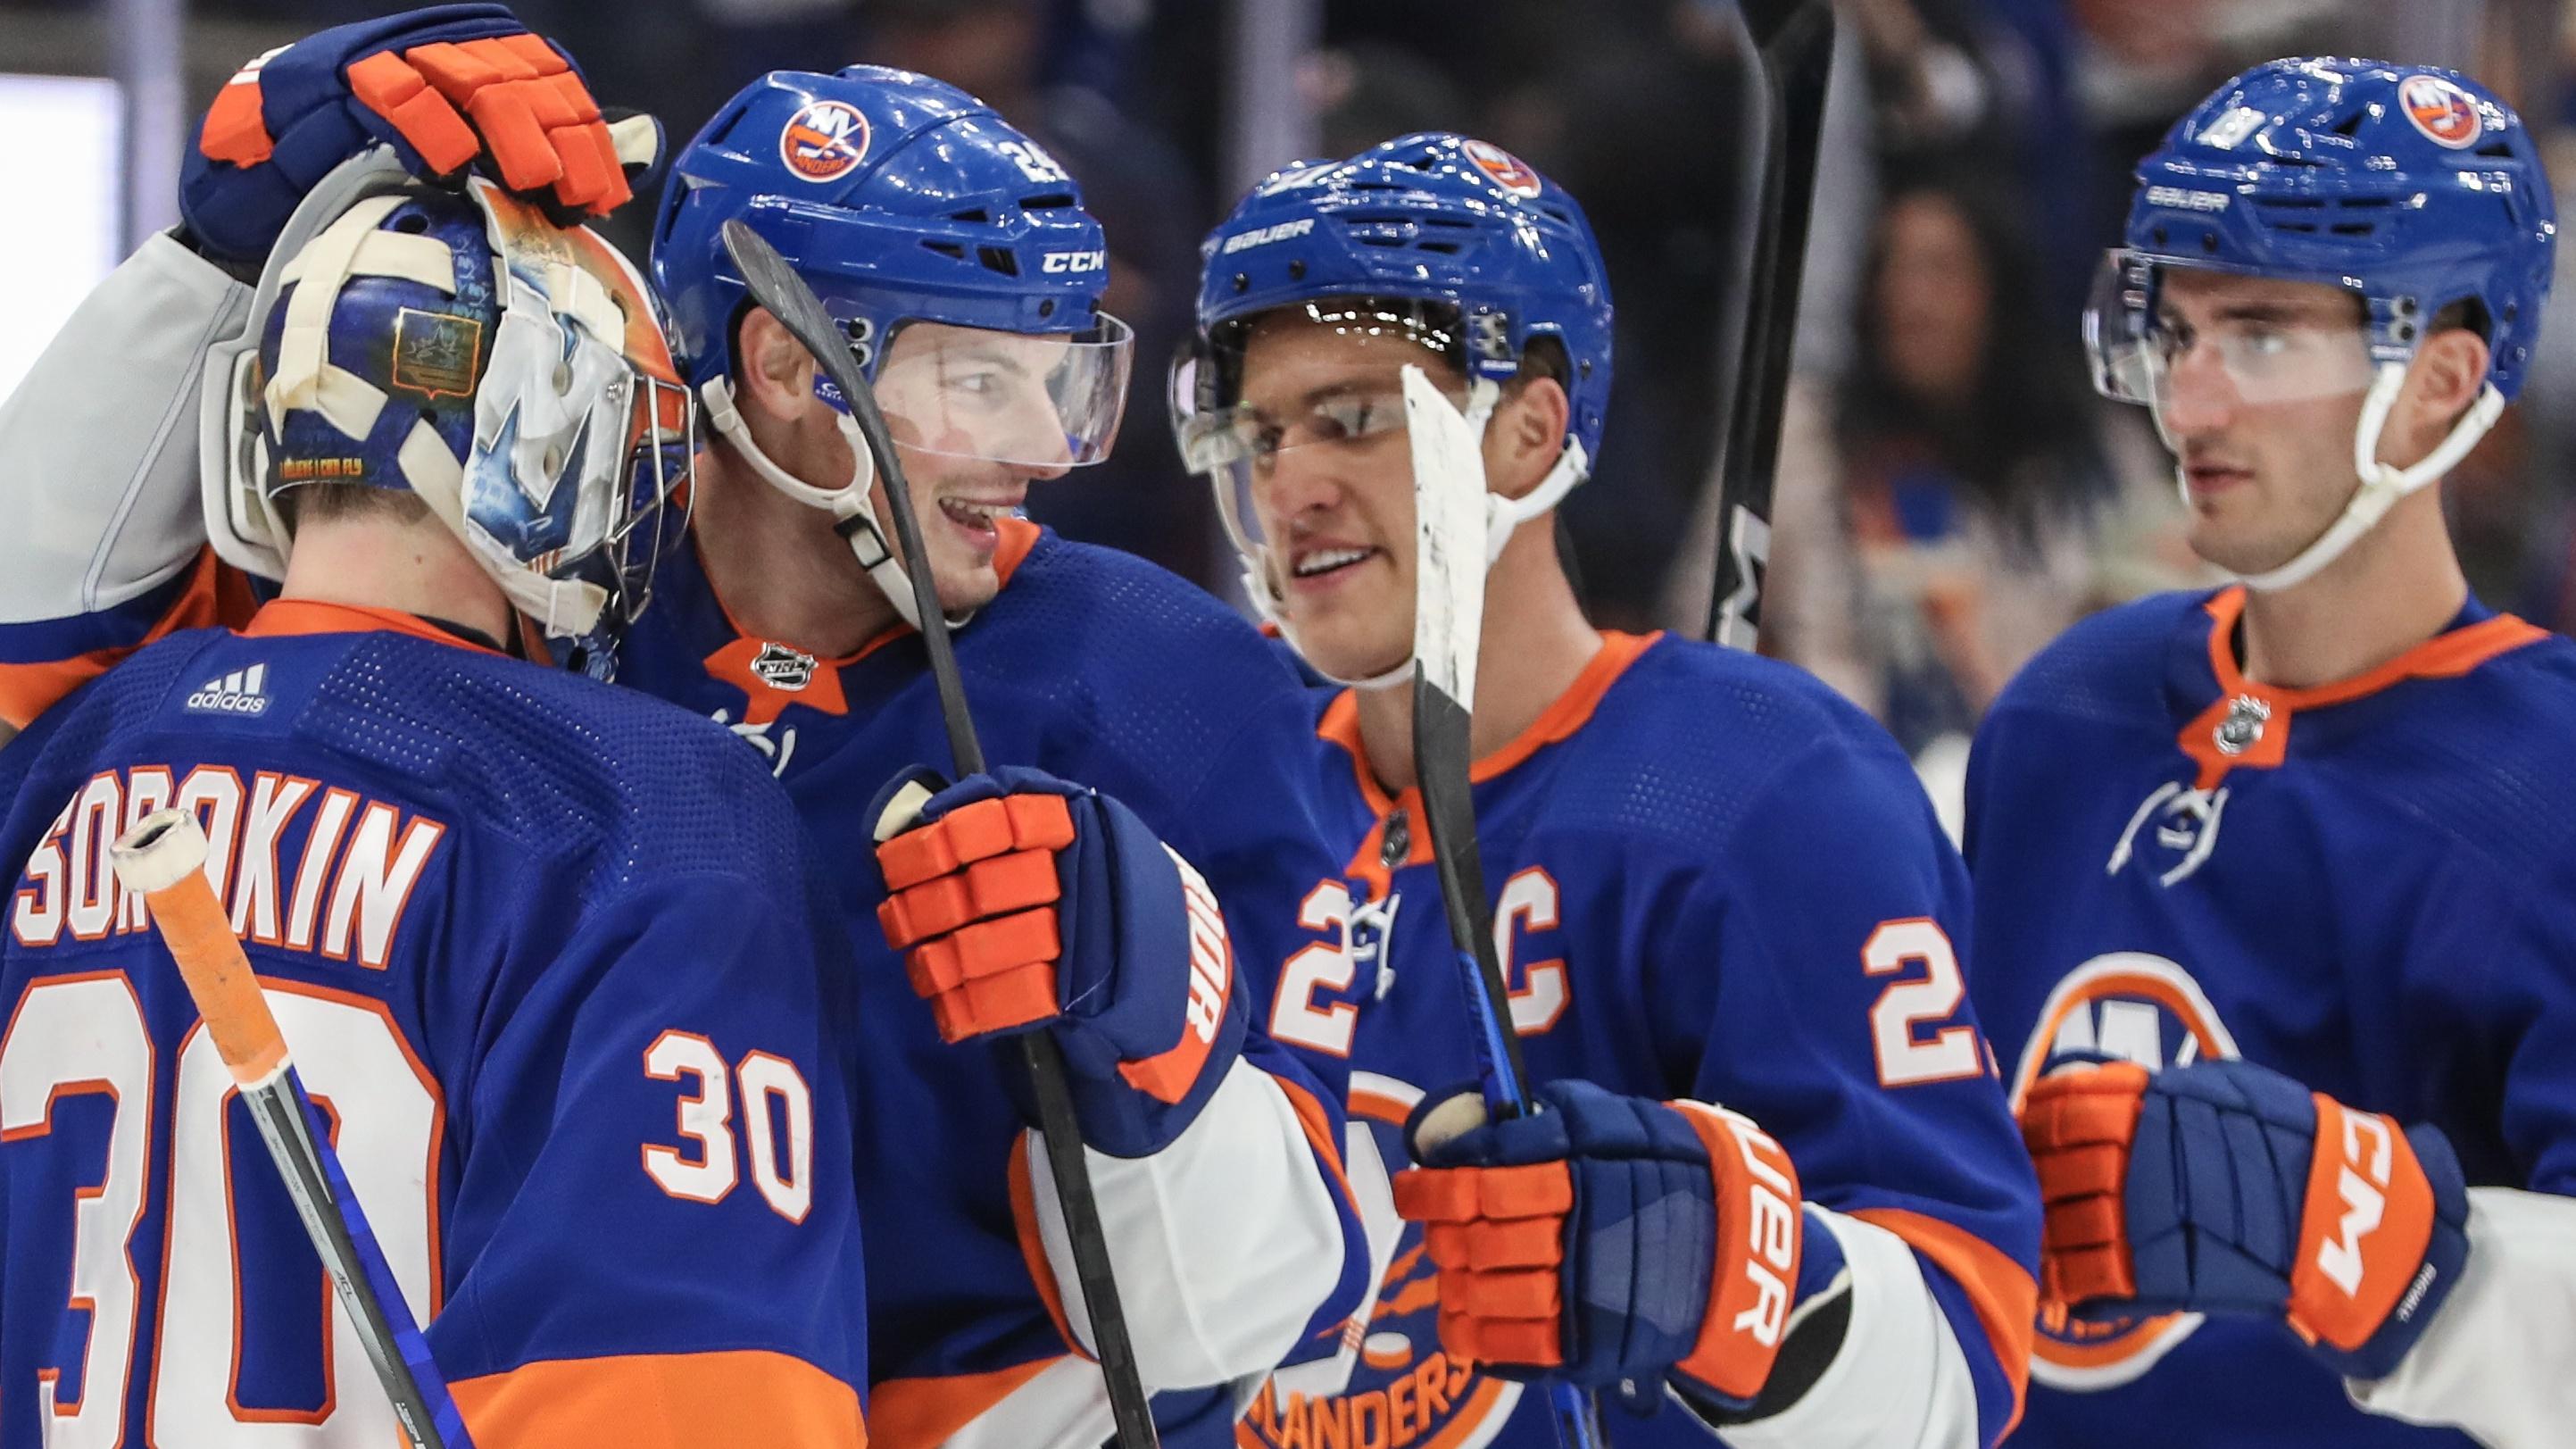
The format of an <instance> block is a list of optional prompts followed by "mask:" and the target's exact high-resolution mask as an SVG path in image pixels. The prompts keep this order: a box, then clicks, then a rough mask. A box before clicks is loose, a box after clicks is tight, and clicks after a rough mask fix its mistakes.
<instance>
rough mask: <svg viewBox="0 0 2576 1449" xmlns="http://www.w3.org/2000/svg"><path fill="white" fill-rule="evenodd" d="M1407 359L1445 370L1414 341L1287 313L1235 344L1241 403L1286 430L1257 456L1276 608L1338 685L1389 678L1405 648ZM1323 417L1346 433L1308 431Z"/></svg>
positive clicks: (1259, 510)
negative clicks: (1240, 347)
mask: <svg viewBox="0 0 2576 1449" xmlns="http://www.w3.org/2000/svg"><path fill="white" fill-rule="evenodd" d="M1408 362H1409V363H1412V364H1414V365H1416V366H1424V365H1426V364H1427V365H1429V366H1431V367H1433V368H1435V369H1436V368H1440V367H1442V366H1444V364H1442V363H1441V362H1440V361H1439V359H1438V357H1437V355H1436V354H1433V353H1430V352H1427V351H1426V350H1424V349H1423V348H1422V347H1420V346H1419V345H1416V344H1414V343H1411V342H1409V341H1402V340H1388V339H1385V338H1371V337H1362V336H1352V335H1349V334H1346V333H1343V332H1339V331H1335V330H1331V329H1328V328H1325V327H1321V326H1318V325H1316V324H1315V323H1313V322H1310V321H1308V320H1306V319H1305V318H1303V317H1300V316H1293V315H1282V316H1278V317H1273V318H1270V319H1267V320H1265V321H1263V322H1261V323H1259V324H1257V325H1256V326H1255V327H1254V328H1253V330H1252V334H1251V336H1250V337H1249V338H1247V339H1246V340H1245V344H1244V355H1243V393H1242V398H1243V401H1244V402H1245V403H1246V404H1248V405H1249V407H1250V410H1251V411H1252V412H1253V413H1254V414H1255V415H1257V416H1259V417H1262V418H1268V419H1275V420H1278V422H1277V426H1278V427H1279V428H1280V430H1281V431H1282V432H1283V434H1286V436H1283V437H1282V438H1281V440H1280V441H1281V443H1282V444H1283V446H1281V447H1279V448H1278V449H1277V450H1276V451H1272V452H1269V453H1267V454H1265V455H1263V456H1262V457H1260V458H1259V459H1258V461H1256V462H1255V463H1254V464H1253V479H1252V489H1251V493H1252V507H1253V511H1254V514H1255V516H1256V519H1257V521H1258V524H1259V527H1260V531H1261V536H1262V537H1263V539H1265V540H1266V541H1267V542H1268V544H1269V553H1270V564H1271V569H1272V572H1273V573H1274V574H1275V575H1276V579H1275V582H1276V584H1277V586H1278V590H1279V594H1280V597H1281V603H1280V605H1279V612H1280V614H1281V615H1282V617H1283V618H1284V619H1285V620H1286V622H1287V623H1288V625H1289V627H1290V628H1291V629H1292V630H1293V631H1294V632H1295V634H1296V638H1297V648H1298V651H1299V652H1300V653H1302V654H1304V655H1305V656H1306V658H1307V660H1308V661H1309V662H1310V663H1312V664H1314V665H1315V667H1317V668H1318V669H1321V670H1323V671H1324V672H1325V673H1327V674H1330V675H1334V676H1336V677H1339V678H1343V679H1360V678H1366V677H1367V676H1369V675H1373V674H1380V673H1384V672H1385V671H1387V670H1389V669H1392V668H1395V667H1396V666H1397V665H1399V664H1402V663H1403V662H1404V660H1405V658H1406V656H1407V655H1409V654H1411V653H1412V651H1413V572H1414V564H1413V551H1414V541H1413V454H1412V450H1411V447H1410V444H1409V443H1408V441H1407V435H1406V432H1405V429H1404V427H1403V426H1402V419H1403V416H1404V379H1403V371H1402V369H1403V367H1404V365H1405V364H1406V363H1408ZM1433 375H1434V376H1435V377H1441V376H1443V374H1442V373H1440V372H1437V371H1435V372H1434V374H1433ZM1325 419H1334V420H1337V421H1334V422H1333V423H1331V424H1330V426H1331V427H1333V428H1336V429H1338V430H1339V431H1340V432H1341V434H1342V435H1341V436H1339V437H1337V438H1331V439H1326V438H1321V437H1309V436H1304V435H1303V434H1305V433H1310V432H1314V431H1316V430H1318V429H1319V428H1322V427H1324V426H1326V424H1325V423H1324V422H1323V421H1322V420H1325Z"/></svg>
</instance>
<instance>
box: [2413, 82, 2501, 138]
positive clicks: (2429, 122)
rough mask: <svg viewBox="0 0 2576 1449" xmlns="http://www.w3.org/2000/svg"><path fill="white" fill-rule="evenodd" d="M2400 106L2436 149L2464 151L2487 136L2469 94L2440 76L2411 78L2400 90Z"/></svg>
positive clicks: (2476, 105)
mask: <svg viewBox="0 0 2576 1449" xmlns="http://www.w3.org/2000/svg"><path fill="white" fill-rule="evenodd" d="M2397 104H2398V107H2399V109H2401V110H2403V111H2405V112H2406V119H2407V120H2409V121H2412V122H2414V123H2415V129H2416V130H2418V131H2421V132H2423V133H2424V136H2425V139H2427V140H2429V141H2432V142H2433V143H2434V144H2436V145H2441V146H2448V147H2450V148H2451V149H2452V150H2454V151H2465V150H2467V149H2468V148H2469V147H2471V146H2474V145H2476V144H2477V140H2478V137H2480V136H2482V135H2484V134H2486V121H2485V118H2484V117H2482V116H2480V115H2479V114H2478V103H2477V102H2476V101H2475V100H2473V99H2471V98H2470V96H2469V93H2468V92H2467V91H2464V90H2462V89H2460V88H2459V86H2457V85H2455V84H2453V83H2452V82H2450V81H2447V80H2444V79H2442V78H2441V77H2440V76H2437V75H2410V76H2408V77H2407V78H2406V79H2405V81H2404V82H2403V83H2401V84H2400V85H2399V86H2398V87H2397Z"/></svg>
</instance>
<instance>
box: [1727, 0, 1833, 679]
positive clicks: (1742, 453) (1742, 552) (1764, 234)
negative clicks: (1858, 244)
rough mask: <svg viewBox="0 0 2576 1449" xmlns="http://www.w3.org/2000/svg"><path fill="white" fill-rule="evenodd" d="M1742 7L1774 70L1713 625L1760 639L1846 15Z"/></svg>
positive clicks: (1766, 95)
mask: <svg viewBox="0 0 2576 1449" xmlns="http://www.w3.org/2000/svg"><path fill="white" fill-rule="evenodd" d="M1742 9H1743V15H1744V24H1745V30H1746V33H1747V35H1748V36H1749V37H1750V39H1751V40H1752V42H1753V48H1754V56H1755V59H1756V61H1757V63H1758V64H1759V66H1760V68H1761V71H1762V103H1763V125H1762V128H1761V134H1762V150H1761V164H1760V166H1759V167H1758V168H1757V175H1758V177H1759V180H1758V183H1757V185H1758V190H1757V192H1756V201H1755V208H1756V209H1755V213H1754V216H1755V222H1754V235H1753V253H1752V257H1751V264H1750V265H1749V266H1747V267H1745V268H1744V269H1743V270H1742V271H1741V272H1739V273H1738V274H1737V275H1738V278H1739V283H1738V288H1739V289H1738V291H1737V293H1736V295H1735V297H1734V300H1733V302H1732V303H1731V305H1730V306H1729V307H1728V309H1727V310H1728V314H1729V316H1730V318H1731V319H1733V322H1734V324H1735V326H1736V327H1737V328H1738V330H1737V331H1736V332H1735V334H1734V335H1735V340H1736V355H1735V388H1734V392H1733V395H1732V400H1731V402H1730V404H1729V406H1728V409H1727V413H1726V437H1725V438H1724V440H1723V441H1722V443H1721V445H1720V459H1719V465H1718V480H1719V481H1718V519H1719V526H1718V533H1719V545H1718V555H1717V569H1716V575H1717V582H1716V587H1715V589H1714V590H1713V591H1712V593H1711V597H1710V601H1709V624H1708V630H1709V637H1710V638H1712V639H1715V640H1716V641H1717V642H1719V643H1721V644H1725V645H1728V646H1730V647H1733V648H1739V649H1751V648H1754V647H1755V646H1756V645H1757V644H1758V643H1759V640H1760V634H1761V627H1762V588H1763V584H1764V583H1765V577H1764V576H1765V574H1766V573H1767V571H1768V568H1769V562H1770V548H1771V494H1772V487H1773V483H1774V481H1775V477H1776V474H1777V472H1778V469H1779V462H1780V415H1781V412H1782V409H1783V408H1784V407H1785V406H1786V403H1787V399H1788V392H1789V373H1790V362H1791V347H1792V344H1793V343H1794V342H1795V340H1796V328H1797V319H1798V294H1799V289H1800V286H1801V283H1802V281H1803V279H1804V276H1805V271H1806V256H1807V232H1808V225H1809V222H1810V220H1811V218H1812V215H1813V212H1814V209H1815V192H1816V169H1817V164H1818V159H1819V152H1820V150H1821V148H1822V146H1823V141H1824V118H1825V86H1826V81H1827V77H1828V73H1829V72H1830V70H1831V68H1832V64H1833V48H1834V16H1833V7H1832V4H1831V0H1744V4H1743V7H1742Z"/></svg>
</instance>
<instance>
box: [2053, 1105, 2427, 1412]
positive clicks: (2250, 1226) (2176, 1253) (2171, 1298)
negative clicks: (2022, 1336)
mask: <svg viewBox="0 0 2576 1449" xmlns="http://www.w3.org/2000/svg"><path fill="white" fill-rule="evenodd" d="M2022 1137H2023V1140H2024V1141H2025V1142H2026V1143H2027V1144H2028V1145H2029V1147H2030V1152H2031V1159H2032V1161H2033V1162H2034V1163H2035V1164H2037V1166H2038V1169H2039V1185H2040V1194H2041V1197H2042V1199H2043V1200H2044V1201H2045V1202H2046V1204H2047V1212H2048V1218H2047V1228H2046V1233H2045V1237H2044V1242H2043V1244H2042V1252H2041V1277H2040V1294H2041V1297H2042V1299H2043V1300H2044V1301H2046V1302H2050V1303H2060V1304H2065V1305H2068V1307H2069V1309H2070V1311H2071V1312H2073V1313H2074V1314H2075V1316H2077V1317H2079V1318H2086V1319H2096V1320H2099V1319H2114V1318H2127V1317H2136V1316H2139V1315H2142V1314H2154V1313H2169V1312H2174V1311H2176V1310H2181V1309H2190V1310H2193V1311H2196V1312H2203V1313H2238V1314H2255V1315H2260V1316H2263V1317H2268V1318H2273V1319H2277V1320H2280V1321H2282V1322H2285V1323H2287V1324H2288V1325H2289V1326H2290V1328H2291V1329H2292V1330H2294V1331H2295V1332H2296V1333H2297V1334H2298V1335H2299V1337H2300V1338H2302V1339H2304V1340H2305V1341H2306V1342H2307V1343H2308V1344H2309V1346H2310V1347H2311V1348H2313V1349H2314V1350H2315V1351H2316V1353H2317V1355H2318V1357H2320V1358H2322V1359H2323V1360H2325V1362H2326V1363H2327V1364H2328V1365H2329V1366H2330V1367H2332V1368H2333V1369H2334V1371H2335V1372H2336V1373H2338V1374H2341V1375H2343V1376H2344V1377H2346V1378H2359V1379H2375V1378H2383V1377H2385V1376H2387V1375H2388V1374H2389V1373H2390V1372H2392V1371H2394V1370H2395V1369H2396V1367H2397V1364H2398V1361H2399V1360H2401V1359H2403V1358H2404V1357H2405V1356H2406V1350H2407V1349H2409V1348H2410V1347H2412V1346H2413V1345H2414V1343H2415V1340H2416V1339H2418V1338H2420V1337H2421V1336H2422V1335H2423V1332H2424V1329H2425V1326H2426V1325H2427V1324H2429V1323H2430V1322H2431V1321H2432V1319H2433V1315H2434V1314H2435V1313H2436V1312H2437V1311H2438V1310H2439V1309H2440V1308H2441V1306H2442V1302H2443V1300H2444V1299H2445V1298H2446V1297H2448V1296H2449V1294H2450V1291H2451V1285H2452V1284H2453V1283H2455V1282H2457V1281H2458V1279H2459V1276H2460V1268H2461V1266H2462V1265H2463V1264H2464V1263H2465V1262H2466V1261H2467V1260H2468V1251H2469V1240H2468V1228H2467V1224H2468V1188H2467V1186H2466V1184H2465V1183H2464V1182H2463V1180H2462V1178H2461V1175H2460V1165H2459V1161H2458V1159H2457V1158H2456V1157H2455V1156H2454V1155H2453V1154H2452V1152H2451V1145H2450V1143H2449V1141H2448V1140H2446V1139H2445V1138H2444V1137H2443V1136H2442V1134H2441V1133H2439V1132H2437V1131H2435V1130H2434V1129H2432V1128H2430V1127H2417V1128H2414V1129H2412V1130H2411V1131H2402V1132H2401V1131H2400V1130H2399V1129H2398V1126H2397V1124H2396V1123H2395V1122H2394V1121H2393V1120H2391V1119H2389V1118H2387V1117H2382V1116H2378V1115H2375V1114H2372V1113H2367V1112H2358V1111H2354V1110H2353V1109H2351V1108H2348V1107H2345V1106H2344V1105H2343V1104H2341V1103H2339V1102H2337V1101H2335V1100H2334V1099H2333V1098H2331V1097H2328V1096H2326V1095H2324V1094H2323V1093H2320V1092H2310V1091H2309V1090H2308V1089H2307V1088H2306V1087H2303V1086H2301V1085H2299V1084H2298V1083H2297V1082H2294V1081H2291V1080H2290V1079H2289V1078H2287V1077H2284V1076H2282V1075H2281V1074H2280V1073H2278V1072H2274V1071H2269V1070H2266V1069H2264V1068H2262V1067H2258V1066H2255V1065H2254V1064H2253V1063H2251V1062H2241V1061H2212V1062H2195V1063H2193V1064H2192V1065H2190V1066H2186V1067H2173V1068H2169V1069H2167V1070H2165V1071H2162V1072H2158V1073H2155V1074H2153V1075H2149V1074H2148V1073H2147V1071H2146V1070H2145V1069H2144V1068H2142V1067H2138V1066H2134V1065H2131V1064H2128V1063H2119V1064H2115V1065H2111V1066H2105V1067H2086V1068H2080V1069H2077V1070H2074V1071H2070V1072H2062V1073H2059V1074H2058V1075H2055V1076H2051V1077H2048V1078H2046V1079H2044V1080H2042V1081H2040V1082H2039V1083H2037V1084H2036V1085H2035V1086H2033V1087H2032V1088H2031V1093H2030V1100H2029V1102H2028V1103H2027V1104H2026V1105H2025V1106H2024V1107H2023V1109H2022Z"/></svg>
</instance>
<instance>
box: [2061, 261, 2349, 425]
mask: <svg viewBox="0 0 2576 1449" xmlns="http://www.w3.org/2000/svg"><path fill="white" fill-rule="evenodd" d="M2183 273H2189V274H2191V275H2193V276H2195V277H2206V278H2209V279H2211V285H2208V286H2206V287H2203V286H2198V285H2191V284H2186V285H2183V286H2175V285H2172V279H2173V278H2174V277H2176V276H2177V275H2178V274H2183ZM2237 276H2238V274H2235V273H2231V272H2226V271H2222V270H2219V269H2216V268H2195V267H2189V266H2186V265H2181V264H2176V263H2171V262H2160V261H2151V260H2147V259H2144V258H2141V257H2138V256H2137V255H2135V254H2134V253H2131V252H2128V251H2124V250H2114V251H2112V252H2110V253H2109V254H2107V255H2106V256H2105V257H2104V258H2103V263H2102V268H2101V270H2100V271H2099V272H2098V273H2097V274H2096V275H2095V277H2094V282H2093V295H2092V300H2091V301H2090V303H2089V304H2088V305H2087V306H2086V307H2085V309H2084V342H2085V348H2086V351H2087V352H2088V353H2090V354H2091V358H2092V363H2093V385H2094V386H2095V387H2096V388H2097V389H2099V390H2100V391H2101V393H2102V395H2103V396H2105V397H2108V398H2112V399H2115V400H2117V401H2120V402H2127V403H2138V404H2142V405H2144V406H2146V407H2150V408H2153V409H2155V411H2156V415H2157V417H2158V419H2159V421H2161V420H2162V418H2163V416H2164V413H2165V410H2166V409H2167V408H2168V407H2169V406H2170V405H2171V404H2172V402H2173V400H2174V397H2175V395H2176V393H2177V392H2178V391H2179V390H2181V389H2184V388H2192V387H2201V386H2208V387H2212V388H2216V389H2219V390H2220V391H2219V392H2218V394H2217V395H2218V396H2219V397H2221V398H2223V399H2225V400H2227V401H2231V402H2238V403H2247V404H2256V405H2259V404H2263V403H2284V402H2305V401H2311V400H2314V399H2318V398H2328V397H2341V396H2346V395H2349V394H2353V393H2360V392H2365V391H2368V390H2369V387H2370V383H2371V379H2372V377H2373V375H2374V374H2375V372H2376V366H2375V364H2374V363H2373V361H2372V359H2371V353H2370V333H2369V329H2368V328H2367V327H2366V326H2365V325H2364V324H2363V322H2362V319H2361V317H2360V316H2359V314H2358V308H2357V307H2354V306H2352V305H2350V304H2348V303H2346V302H2345V301H2344V299H2343V298H2342V297H2338V296H2335V295H2331V294H2330V293H2329V291H2328V289H2326V288H2323V287H2319V286H2315V285H2301V284H2274V285H2269V286H2259V285H2246V286H2238V285H2235V284H2234V283H2233V282H2232V281H2231V280H2230V279H2233V278H2235V277H2237ZM2246 280H2247V281H2248V282H2249V283H2250V282H2254V281H2257V280H2258V279H2251V278H2248V279H2246ZM2350 295H2352V296H2353V297H2354V298H2355V299H2357V298H2358V294H2357V293H2356V294H2350Z"/></svg>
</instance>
